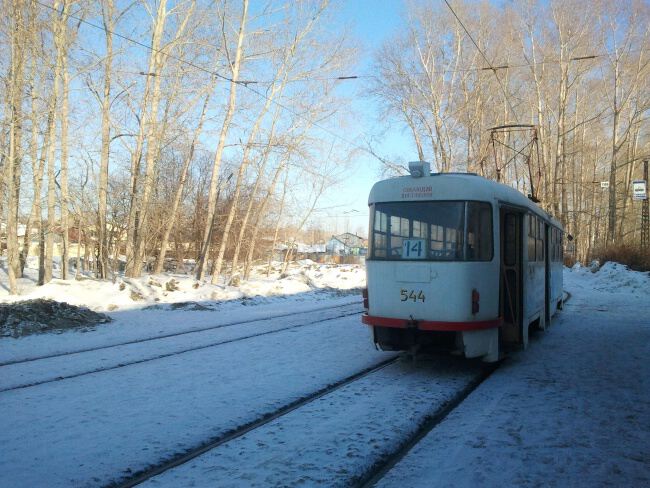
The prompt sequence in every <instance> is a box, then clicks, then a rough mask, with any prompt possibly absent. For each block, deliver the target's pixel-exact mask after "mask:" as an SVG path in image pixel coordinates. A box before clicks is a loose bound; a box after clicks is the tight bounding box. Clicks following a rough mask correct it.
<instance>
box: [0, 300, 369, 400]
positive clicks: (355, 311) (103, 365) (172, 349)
mask: <svg viewBox="0 0 650 488" xmlns="http://www.w3.org/2000/svg"><path fill="white" fill-rule="evenodd" d="M344 307H347V309H344V310H343V311H342V312H340V311H338V309H340V308H344ZM332 309H337V313H336V314H335V315H332V316H326V317H323V312H325V311H327V310H332ZM361 312H362V311H361V310H360V309H359V304H352V305H338V306H335V307H327V308H326V309H318V310H315V311H310V312H300V313H293V314H283V315H282V316H280V318H285V317H288V316H295V315H307V314H312V315H313V314H318V315H317V316H318V318H317V319H316V320H308V321H300V322H299V323H297V324H292V325H288V326H280V327H278V326H277V325H273V324H270V325H269V326H267V327H266V328H265V330H262V331H259V329H258V330H257V331H256V332H255V333H252V334H245V335H239V336H237V335H235V337H228V338H223V337H222V338H217V339H213V340H210V341H208V342H201V343H199V344H195V345H191V346H188V347H183V345H182V344H180V345H179V344H175V343H174V344H170V345H167V346H165V347H167V349H168V350H167V352H157V351H159V350H155V351H152V350H145V351H135V354H134V357H133V359H128V356H126V355H124V354H120V352H121V351H120V348H124V347H133V346H134V345H135V346H137V347H142V346H143V343H151V342H153V341H159V340H164V339H169V337H170V335H165V336H161V337H156V338H150V339H147V340H141V341H132V342H129V343H123V344H116V345H113V346H102V347H99V348H92V349H88V350H84V351H77V352H70V353H66V354H60V355H53V356H48V357H44V358H42V359H40V360H31V361H24V362H17V363H12V364H7V365H4V366H0V371H2V373H3V374H2V375H0V393H4V392H9V391H15V390H20V389H24V388H30V387H35V386H39V385H43V384H46V383H53V382H58V381H62V380H68V379H72V378H78V377H81V376H86V375H90V374H94V373H102V372H106V371H111V370H115V369H119V368H124V367H127V366H133V365H137V364H142V363H146V362H150V361H155V360H158V359H164V358H169V357H173V356H178V355H181V354H186V353H191V352H195V351H200V350H203V349H208V348H212V347H218V346H222V345H226V344H231V343H233V342H239V341H244V340H248V339H254V338H257V337H261V336H265V335H269V334H276V333H281V332H285V331H290V330H293V329H299V328H302V327H308V326H312V325H316V324H320V323H323V322H327V321H331V320H336V319H340V318H345V317H350V316H353V315H359V314H361ZM276 318H278V317H271V318H270V319H257V320H250V321H243V322H238V323H231V324H228V325H219V326H214V327H211V328H203V329H201V330H194V331H192V332H185V333H180V334H173V335H171V337H177V336H179V335H186V334H191V333H199V332H209V331H214V330H215V329H223V328H224V327H231V326H233V325H244V324H253V323H255V322H264V321H268V320H273V319H276ZM106 349H116V350H117V353H116V354H114V355H113V356H112V358H108V359H107V358H96V357H93V356H94V355H96V353H98V352H100V351H104V350H106ZM73 355H75V356H76V357H78V358H80V360H79V361H78V366H76V370H75V366H74V365H72V366H71V365H66V367H67V368H68V371H69V373H67V374H61V373H60V372H59V370H57V369H56V367H47V366H44V363H45V362H51V361H66V362H68V361H69V358H67V356H73ZM62 356H66V357H65V358H62ZM83 356H88V358H87V359H86V358H85V357H83ZM85 361H86V362H85ZM111 361H112V362H111ZM88 362H90V365H88ZM23 363H27V364H25V365H24V366H23ZM93 363H94V364H95V365H94V366H93ZM107 363H108V364H107ZM27 367H28V368H29V369H30V370H32V371H24V369H25V368H27ZM21 369H23V371H21ZM43 375H45V376H43ZM34 377H36V379H31V380H30V378H34Z"/></svg>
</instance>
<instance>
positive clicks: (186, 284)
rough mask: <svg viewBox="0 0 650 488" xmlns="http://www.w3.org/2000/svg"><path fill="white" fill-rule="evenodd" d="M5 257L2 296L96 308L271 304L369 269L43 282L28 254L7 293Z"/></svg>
mask: <svg viewBox="0 0 650 488" xmlns="http://www.w3.org/2000/svg"><path fill="white" fill-rule="evenodd" d="M5 261H6V260H5V259H2V260H1V261H0V301H2V302H12V301H16V300H27V299H33V298H47V299H51V300H57V301H65V302H68V303H70V304H72V305H83V306H86V307H88V308H90V309H91V310H95V311H98V312H114V311H117V310H119V311H124V310H134V309H142V308H145V307H156V306H164V305H169V304H171V303H178V302H199V303H204V302H208V304H209V306H210V305H211V304H212V303H213V302H224V301H230V300H241V299H246V300H255V301H256V303H267V302H269V301H270V300H269V299H270V298H272V297H285V296H288V295H298V294H304V293H308V292H312V291H319V290H323V289H331V288H335V289H337V290H355V289H358V288H360V287H362V286H364V283H365V269H364V268H363V267H361V266H358V265H330V264H316V263H314V262H312V261H309V260H305V261H301V262H299V263H298V264H297V265H293V266H291V267H290V268H289V269H288V270H287V272H286V273H285V274H284V275H282V276H280V273H279V271H280V267H281V264H280V263H274V265H273V266H272V269H273V272H272V273H271V274H270V275H269V276H268V277H267V276H266V266H259V267H256V268H254V270H253V273H252V276H251V279H250V280H247V281H242V283H241V284H240V285H239V286H236V287H235V286H227V285H225V284H217V285H212V284H210V283H209V281H201V282H199V281H197V280H195V279H194V278H193V276H190V275H185V274H173V273H165V274H161V275H144V276H143V277H141V278H125V277H117V278H116V280H115V282H112V281H110V280H96V279H92V278H90V277H88V276H86V275H82V276H81V279H79V280H75V279H72V280H60V279H54V280H52V281H51V282H50V283H48V284H47V285H45V286H36V282H37V276H38V269H37V265H38V263H37V262H36V261H35V260H34V259H33V258H30V259H29V261H28V266H27V267H26V268H25V277H24V278H21V279H20V280H19V285H18V286H19V292H20V295H9V290H8V287H7V285H6V283H7V282H8V279H7V273H6V263H5ZM301 263H302V264H301ZM172 289H173V291H172Z"/></svg>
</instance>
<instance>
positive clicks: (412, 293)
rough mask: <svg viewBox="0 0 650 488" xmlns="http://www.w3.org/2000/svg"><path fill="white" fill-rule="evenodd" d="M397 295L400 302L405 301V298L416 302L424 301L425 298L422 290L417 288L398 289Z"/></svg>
mask: <svg viewBox="0 0 650 488" xmlns="http://www.w3.org/2000/svg"><path fill="white" fill-rule="evenodd" d="M399 296H400V300H401V301H402V302H405V301H407V300H413V302H417V301H418V300H420V301H421V302H422V303H424V298H425V297H424V293H422V290H417V292H416V290H406V289H404V288H402V289H401V290H400V291H399Z"/></svg>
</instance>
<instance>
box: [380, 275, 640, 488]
mask: <svg viewBox="0 0 650 488" xmlns="http://www.w3.org/2000/svg"><path fill="white" fill-rule="evenodd" d="M564 287H565V289H566V290H568V291H569V292H570V293H571V294H572V297H571V299H570V300H569V301H568V302H567V303H566V305H565V310H564V311H563V312H562V313H561V314H559V316H558V319H557V320H556V321H555V323H554V324H553V326H552V327H551V328H550V329H549V330H547V331H546V332H545V333H543V334H539V336H538V337H537V338H536V339H533V340H532V341H531V345H530V347H529V349H528V350H527V351H525V352H524V353H522V354H517V355H516V356H514V357H513V358H512V359H510V360H509V361H507V362H506V363H505V364H503V365H502V366H501V367H500V368H499V369H498V370H497V371H496V372H495V373H494V374H493V375H492V376H491V377H490V378H489V379H488V380H487V381H486V382H484V383H483V384H482V385H481V386H480V387H479V388H478V389H477V390H476V391H474V393H472V394H471V395H470V396H469V397H468V398H467V399H466V400H465V401H464V402H463V403H462V404H461V406H460V407H459V408H457V409H456V410H455V411H454V412H453V413H452V414H450V415H449V417H447V419H446V420H445V421H444V422H442V423H441V424H440V425H439V426H438V427H437V428H435V429H434V430H433V431H431V433H430V434H429V435H428V436H427V437H426V438H425V439H423V440H422V441H421V442H420V443H419V444H418V446H417V447H416V448H415V449H413V450H412V451H411V452H410V453H409V455H408V456H407V457H405V458H404V459H403V460H402V462H401V463H399V464H398V465H396V466H395V467H394V468H393V470H392V471H391V472H390V473H389V474H388V476H387V477H385V478H384V479H383V480H382V482H381V483H380V484H379V486H381V487H384V488H385V487H394V486H409V487H431V486H454V487H457V486H557V487H567V486H589V487H593V486H633V487H642V486H646V487H647V486H650V274H649V273H637V272H633V271H628V270H626V269H625V268H624V267H623V266H621V265H618V264H614V263H607V264H605V265H604V266H603V267H602V268H601V269H600V270H599V271H598V272H596V273H592V272H591V271H590V270H589V269H588V268H583V267H579V266H576V267H574V268H573V269H572V270H565V273H564Z"/></svg>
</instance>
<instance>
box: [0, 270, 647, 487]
mask: <svg viewBox="0 0 650 488" xmlns="http://www.w3.org/2000/svg"><path fill="white" fill-rule="evenodd" d="M341 268H345V267H340V268H336V267H320V268H319V267H318V265H312V264H309V263H305V264H304V267H303V266H301V267H299V268H296V269H294V270H292V272H291V275H290V276H289V277H287V278H285V279H284V280H279V281H290V282H292V283H291V284H290V285H278V280H276V281H275V284H274V283H273V280H266V278H265V277H263V276H258V277H256V278H255V279H256V280H260V281H259V284H257V285H255V284H254V283H253V284H242V285H241V287H240V288H237V289H234V288H232V289H231V288H230V287H223V286H217V287H212V286H211V285H204V284H201V285H200V286H199V287H198V288H193V286H192V285H193V284H194V282H193V280H191V279H189V278H185V279H186V280H187V281H186V282H185V281H183V278H181V277H174V278H175V279H176V280H177V281H178V282H179V283H181V285H182V287H184V288H182V289H181V290H179V291H181V293H179V294H177V295H175V294H176V293H178V292H177V291H174V292H169V294H167V295H165V292H164V291H163V290H165V287H164V283H163V286H162V287H158V286H157V285H156V284H149V283H148V280H149V279H150V278H149V277H147V278H143V279H142V280H138V281H137V284H138V287H140V288H136V287H135V286H134V285H133V283H129V284H126V285H125V289H124V290H119V282H117V283H116V284H112V283H98V282H95V281H94V280H88V281H89V283H90V284H89V285H88V287H87V288H86V289H85V292H84V286H83V284H84V282H81V283H78V282H71V283H70V284H68V285H59V284H53V285H48V287H49V288H50V290H55V291H50V292H49V293H52V294H53V295H50V297H52V298H57V297H58V298H60V297H61V296H62V295H57V294H56V293H58V291H56V290H62V289H75V290H77V291H75V292H74V293H72V295H71V296H73V297H78V299H79V300H83V298H84V297H86V298H88V296H90V297H91V299H92V300H95V302H94V303H91V305H92V306H93V308H95V309H96V310H108V307H107V304H109V303H116V304H121V305H120V307H121V308H119V309H117V310H113V311H112V312H109V314H110V315H111V316H112V317H113V318H114V319H115V320H114V322H112V323H110V324H105V325H99V326H97V327H96V328H95V329H94V330H92V331H90V332H86V333H81V332H73V331H70V332H65V333H61V334H42V335H36V336H30V337H24V338H20V339H11V338H1V339H0V363H2V362H7V361H15V360H20V359H24V358H29V357H35V356H39V355H48V354H53V353H62V352H66V351H68V352H69V351H76V350H79V349H87V348H93V347H97V346H109V345H111V344H119V343H123V342H129V341H140V340H142V339H147V338H151V337H155V336H159V335H163V334H171V333H177V332H180V331H187V330H197V329H204V328H207V327H210V326H213V325H220V324H222V325H223V324H233V325H231V326H229V327H223V328H218V329H210V330H205V331H203V332H194V333H191V334H185V335H182V336H174V337H170V338H169V339H164V340H155V341H143V342H136V343H134V344H130V345H128V346H120V347H116V348H105V349H101V350H99V351H95V352H87V353H80V354H73V355H69V356H64V357H59V358H53V359H46V360H40V361H34V362H30V363H22V364H15V365H11V366H2V367H0V383H1V384H2V385H5V387H10V386H11V385H16V384H21V382H23V383H24V382H29V381H33V380H34V379H36V380H43V379H46V380H47V379H53V377H54V376H55V375H57V374H58V375H66V374H78V373H81V375H80V376H77V377H74V378H69V379H64V380H61V381H54V382H49V383H44V384H41V385H39V386H34V387H28V388H22V389H18V390H12V391H4V392H0V446H2V455H0V486H3V487H4V486H9V487H23V486H29V487H31V486H102V485H105V484H106V483H109V482H111V481H115V480H118V479H120V478H122V477H124V476H128V475H129V474H130V473H133V472H137V471H138V470H141V469H144V468H146V467H147V466H149V465H152V464H155V463H158V462H160V461H161V460H162V459H167V458H170V457H172V456H174V455H177V454H179V453H182V452H184V451H186V450H187V449H190V448H192V447H195V446H197V445H200V444H201V443H203V442H205V441H206V440H208V439H213V438H217V437H219V436H220V435H223V433H225V432H228V431H229V430H231V429H233V428H236V427H238V426H241V425H243V424H246V423H247V422H250V421H252V420H255V419H258V418H260V417H261V416H263V415H265V414H267V413H270V412H273V411H275V410H276V409H277V408H279V407H281V406H283V405H287V404H290V403H291V402H292V401H295V400H296V399H299V398H301V397H304V396H306V395H309V394H310V393H313V392H316V391H318V390H320V389H322V388H324V387H326V386H327V385H329V384H332V383H334V382H337V381H339V380H340V379H342V378H344V377H346V376H348V375H352V374H355V373H357V372H359V371H361V370H363V369H365V368H368V367H370V366H373V365H375V364H378V363H380V362H381V361H383V360H385V359H386V358H388V357H391V354H389V353H381V352H378V351H375V350H374V348H373V347H372V345H371V344H370V340H369V337H368V333H367V331H366V330H365V327H363V326H362V325H361V324H360V320H359V316H358V315H351V316H347V317H346V316H344V315H345V314H346V313H348V312H349V313H354V309H355V307H358V311H359V312H360V311H361V307H360V304H359V302H360V300H359V298H358V296H355V295H342V296H340V295H338V294H337V293H336V292H334V291H332V290H331V289H330V288H327V289H328V290H329V291H325V292H323V291H322V288H325V287H331V288H337V287H345V286H347V285H348V284H350V286H349V288H357V287H359V286H362V284H363V270H361V269H358V268H355V267H347V268H349V269H347V270H346V271H343V270H342V269H341ZM317 274H320V276H316V275H317ZM337 274H338V276H337ZM291 276H294V278H291ZM343 276H345V278H346V279H342V277H343ZM564 277H565V289H566V290H568V291H569V292H570V293H571V294H572V298H571V300H570V301H569V302H568V303H567V304H566V307H565V310H564V311H563V312H561V313H560V314H558V315H557V316H556V317H557V318H556V319H555V320H554V323H553V326H552V327H551V328H550V329H548V330H547V331H546V332H543V333H539V334H537V335H536V337H533V338H532V339H531V344H530V347H529V349H528V350H527V351H523V352H521V353H517V354H514V355H513V356H512V357H511V358H510V359H508V360H507V361H506V362H505V363H504V364H502V365H501V367H500V368H499V369H498V370H497V371H496V372H495V373H494V374H493V375H492V376H490V377H489V378H488V379H487V380H486V381H485V382H484V383H482V384H481V386H480V387H479V388H477V389H476V390H475V391H474V392H473V393H472V394H470V395H469V397H467V399H466V400H465V401H463V403H461V405H460V406H459V407H458V408H456V409H455V410H454V411H453V412H452V413H451V414H450V415H449V416H448V417H447V418H446V419H445V420H444V421H443V422H442V423H440V424H439V425H438V426H437V427H436V428H435V429H434V430H432V431H431V432H430V433H429V435H427V436H426V437H425V438H424V439H423V440H422V441H421V442H420V443H419V444H418V445H417V446H415V448H413V449H412V450H411V451H410V452H409V454H408V455H407V456H406V457H405V458H404V459H402V461H401V462H400V463H398V464H397V465H396V466H395V467H394V468H393V469H392V470H391V471H390V472H389V473H388V475H387V476H386V477H385V478H384V479H383V480H382V481H381V482H380V486H383V487H391V486H395V487H397V486H400V487H401V486H502V485H515V486H603V485H611V486H649V485H650V443H648V439H650V364H649V362H648V357H649V356H650V275H649V274H648V273H636V272H631V271H628V270H626V269H625V268H624V267H623V266H620V265H616V264H606V265H605V266H603V267H602V268H601V269H600V270H599V271H597V272H596V273H592V271H591V270H590V269H588V268H581V267H575V268H573V269H572V270H565V273H564ZM276 278H277V276H276ZM154 279H155V280H158V281H159V282H164V281H165V280H166V281H169V280H170V279H171V277H170V276H161V277H158V278H154ZM318 280H320V281H318ZM328 280H329V281H328ZM0 281H1V276H0ZM294 282H295V283H294ZM300 283H302V285H304V286H305V287H306V288H302V289H301V290H300V291H298V292H297V293H294V294H293V295H291V296H283V295H276V292H277V293H279V291H277V288H276V286H286V288H287V289H290V288H292V287H294V286H295V287H298V286H302V285H300ZM91 285H92V286H91ZM246 286H252V287H253V288H255V289H256V290H262V291H261V292H260V293H259V295H265V294H266V295H272V296H270V297H269V296H261V297H260V296H258V297H257V298H251V299H245V300H242V299H241V297H242V296H243V295H245V292H243V291H242V288H245V287H246ZM48 287H44V288H43V289H40V290H34V291H31V292H29V293H45V291H46V289H47V288H48ZM114 287H116V288H114ZM129 287H131V288H129ZM203 288H205V289H203ZM98 289H99V290H102V291H101V292H97V294H96V293H95V292H96V290H98ZM132 289H139V290H145V291H146V292H147V293H142V295H143V296H145V297H148V298H145V300H140V301H139V302H138V303H135V304H134V303H132V302H133V300H132V299H131V298H130V297H129V296H128V294H129V293H130V291H129V290H132ZM319 289H321V290H320V291H319ZM182 290H184V291H182ZM264 290H272V291H270V292H268V293H266V292H265V291H264ZM122 292H126V294H127V298H126V299H125V298H124V296H121V295H120V294H121V293H122ZM212 292H218V293H226V292H228V293H232V298H234V300H231V301H226V302H217V303H215V302H212V301H211V300H210V293H212ZM61 293H63V292H61ZM84 293H85V295H84ZM101 293H107V295H106V296H104V297H103V298H102V296H101ZM183 293H186V294H187V295H183ZM200 294H202V295H200ZM115 295H117V296H119V298H120V300H121V301H120V300H117V299H114V298H115V297H114V296H115ZM254 295H255V293H252V294H251V295H250V296H254ZM175 297H181V298H180V300H178V301H190V302H197V303H201V304H202V305H206V306H208V307H209V308H210V310H199V311H189V310H188V309H185V310H171V309H170V305H164V306H162V307H156V308H151V307H149V308H148V309H147V308H146V307H148V306H149V305H157V304H160V303H167V304H170V303H173V302H174V298H175ZM21 298H24V297H21ZM155 298H159V301H156V300H155ZM5 299H10V298H8V297H5ZM11 299H13V298H11ZM73 303H74V302H73ZM79 303H84V302H79ZM86 303H87V302H86ZM102 303H103V305H100V304H102ZM143 304H146V305H145V307H143ZM250 304H252V305H256V306H250ZM354 304H358V305H354ZM336 305H338V306H340V307H339V308H337V309H334V308H331V306H336ZM102 307H103V308H102ZM310 310H311V312H310ZM298 311H301V312H302V313H301V315H300V316H291V315H288V314H289V313H290V312H298ZM256 319H266V320H263V321H262V320H260V321H253V320H256ZM240 321H247V322H246V323H243V324H234V323H235V322H240ZM251 321H253V322H251ZM293 325H295V326H296V327H293V328H287V327H292V326H293ZM255 332H263V333H265V335H261V336H257V337H250V338H246V337H247V336H248V335H254V333H255ZM267 332H268V333H267ZM230 339H233V340H234V342H229V343H221V344H219V343H220V342H225V341H228V340H230ZM211 344H214V345H211ZM194 346H199V347H200V348H199V349H196V350H188V351H186V352H181V353H179V354H176V353H177V352H179V351H183V350H185V349H192V348H193V347H194ZM161 354H162V356H164V357H160V358H158V359H152V358H154V357H156V355H158V356H160V355H161ZM138 358H144V361H143V362H141V363H137V364H130V365H125V366H123V367H121V366H120V363H129V362H132V361H133V360H136V361H137V360H138ZM102 365H104V366H109V367H111V369H109V370H107V371H102V372H95V373H88V371H91V370H92V369H93V368H95V369H96V368H101V366H102ZM479 369H480V368H479V367H478V366H477V365H476V364H475V363H471V362H465V361H458V360H453V361H451V362H448V361H446V360H443V359H436V360H434V361H423V362H422V363H416V364H413V363H409V362H405V361H401V362H398V363H396V364H392V365H391V366H389V367H387V368H385V369H383V370H381V371H379V372H376V373H373V374H372V375H371V376H367V377H365V378H363V379H362V380H359V381H357V382H355V383H352V384H350V385H348V386H345V387H343V388H341V389H339V390H337V391H335V392H333V393H330V394H328V395H326V396H323V397H321V398H320V399H318V400H316V401H315V402H313V403H311V404H308V405H306V406H305V407H301V408H300V409H298V410H294V411H293V412H291V413H290V414H288V415H286V416H284V417H281V418H278V419H277V420H275V421H273V422H271V423H269V424H267V425H266V426H264V427H263V428H260V429H258V430H255V431H252V432H250V433H248V434H246V435H245V436H243V437H241V438H239V439H236V440H234V441H231V442H229V443H227V444H224V445H222V446H221V447H220V448H218V449H216V450H214V451H211V452H208V453H206V454H205V455H203V456H200V457H198V458H195V459H194V460H192V461H191V462H190V463H188V464H186V465H184V466H181V467H179V468H177V469H174V470H172V471H168V472H167V473H165V474H164V475H162V476H160V477H157V478H153V479H152V480H150V483H151V484H152V485H153V486H170V487H171V486H173V487H176V486H199V487H200V486H254V485H255V486H276V485H282V486H312V485H320V486H334V485H339V486H341V485H347V484H349V483H350V482H351V481H353V480H355V479H356V478H357V477H358V476H360V475H362V474H363V473H364V472H366V471H367V470H368V469H370V467H371V466H372V465H373V464H374V463H376V462H381V460H382V459H383V458H384V457H385V456H386V455H387V453H389V452H390V451H392V450H394V449H395V447H396V446H398V445H400V444H401V443H402V442H403V441H404V440H406V439H408V437H409V436H410V435H411V434H412V432H413V430H414V429H415V428H416V427H417V425H419V423H421V422H422V421H423V420H424V419H425V418H426V417H427V416H430V415H431V414H434V413H435V412H436V411H438V410H439V409H440V407H441V406H442V405H444V404H445V403H446V402H448V401H449V399H450V398H451V397H452V396H453V395H454V394H455V393H456V392H458V391H459V389H461V388H463V387H464V386H465V385H467V384H468V382H470V381H472V379H473V378H475V377H476V375H477V373H478V371H479ZM86 373H88V374H86ZM5 375H6V376H5Z"/></svg>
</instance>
